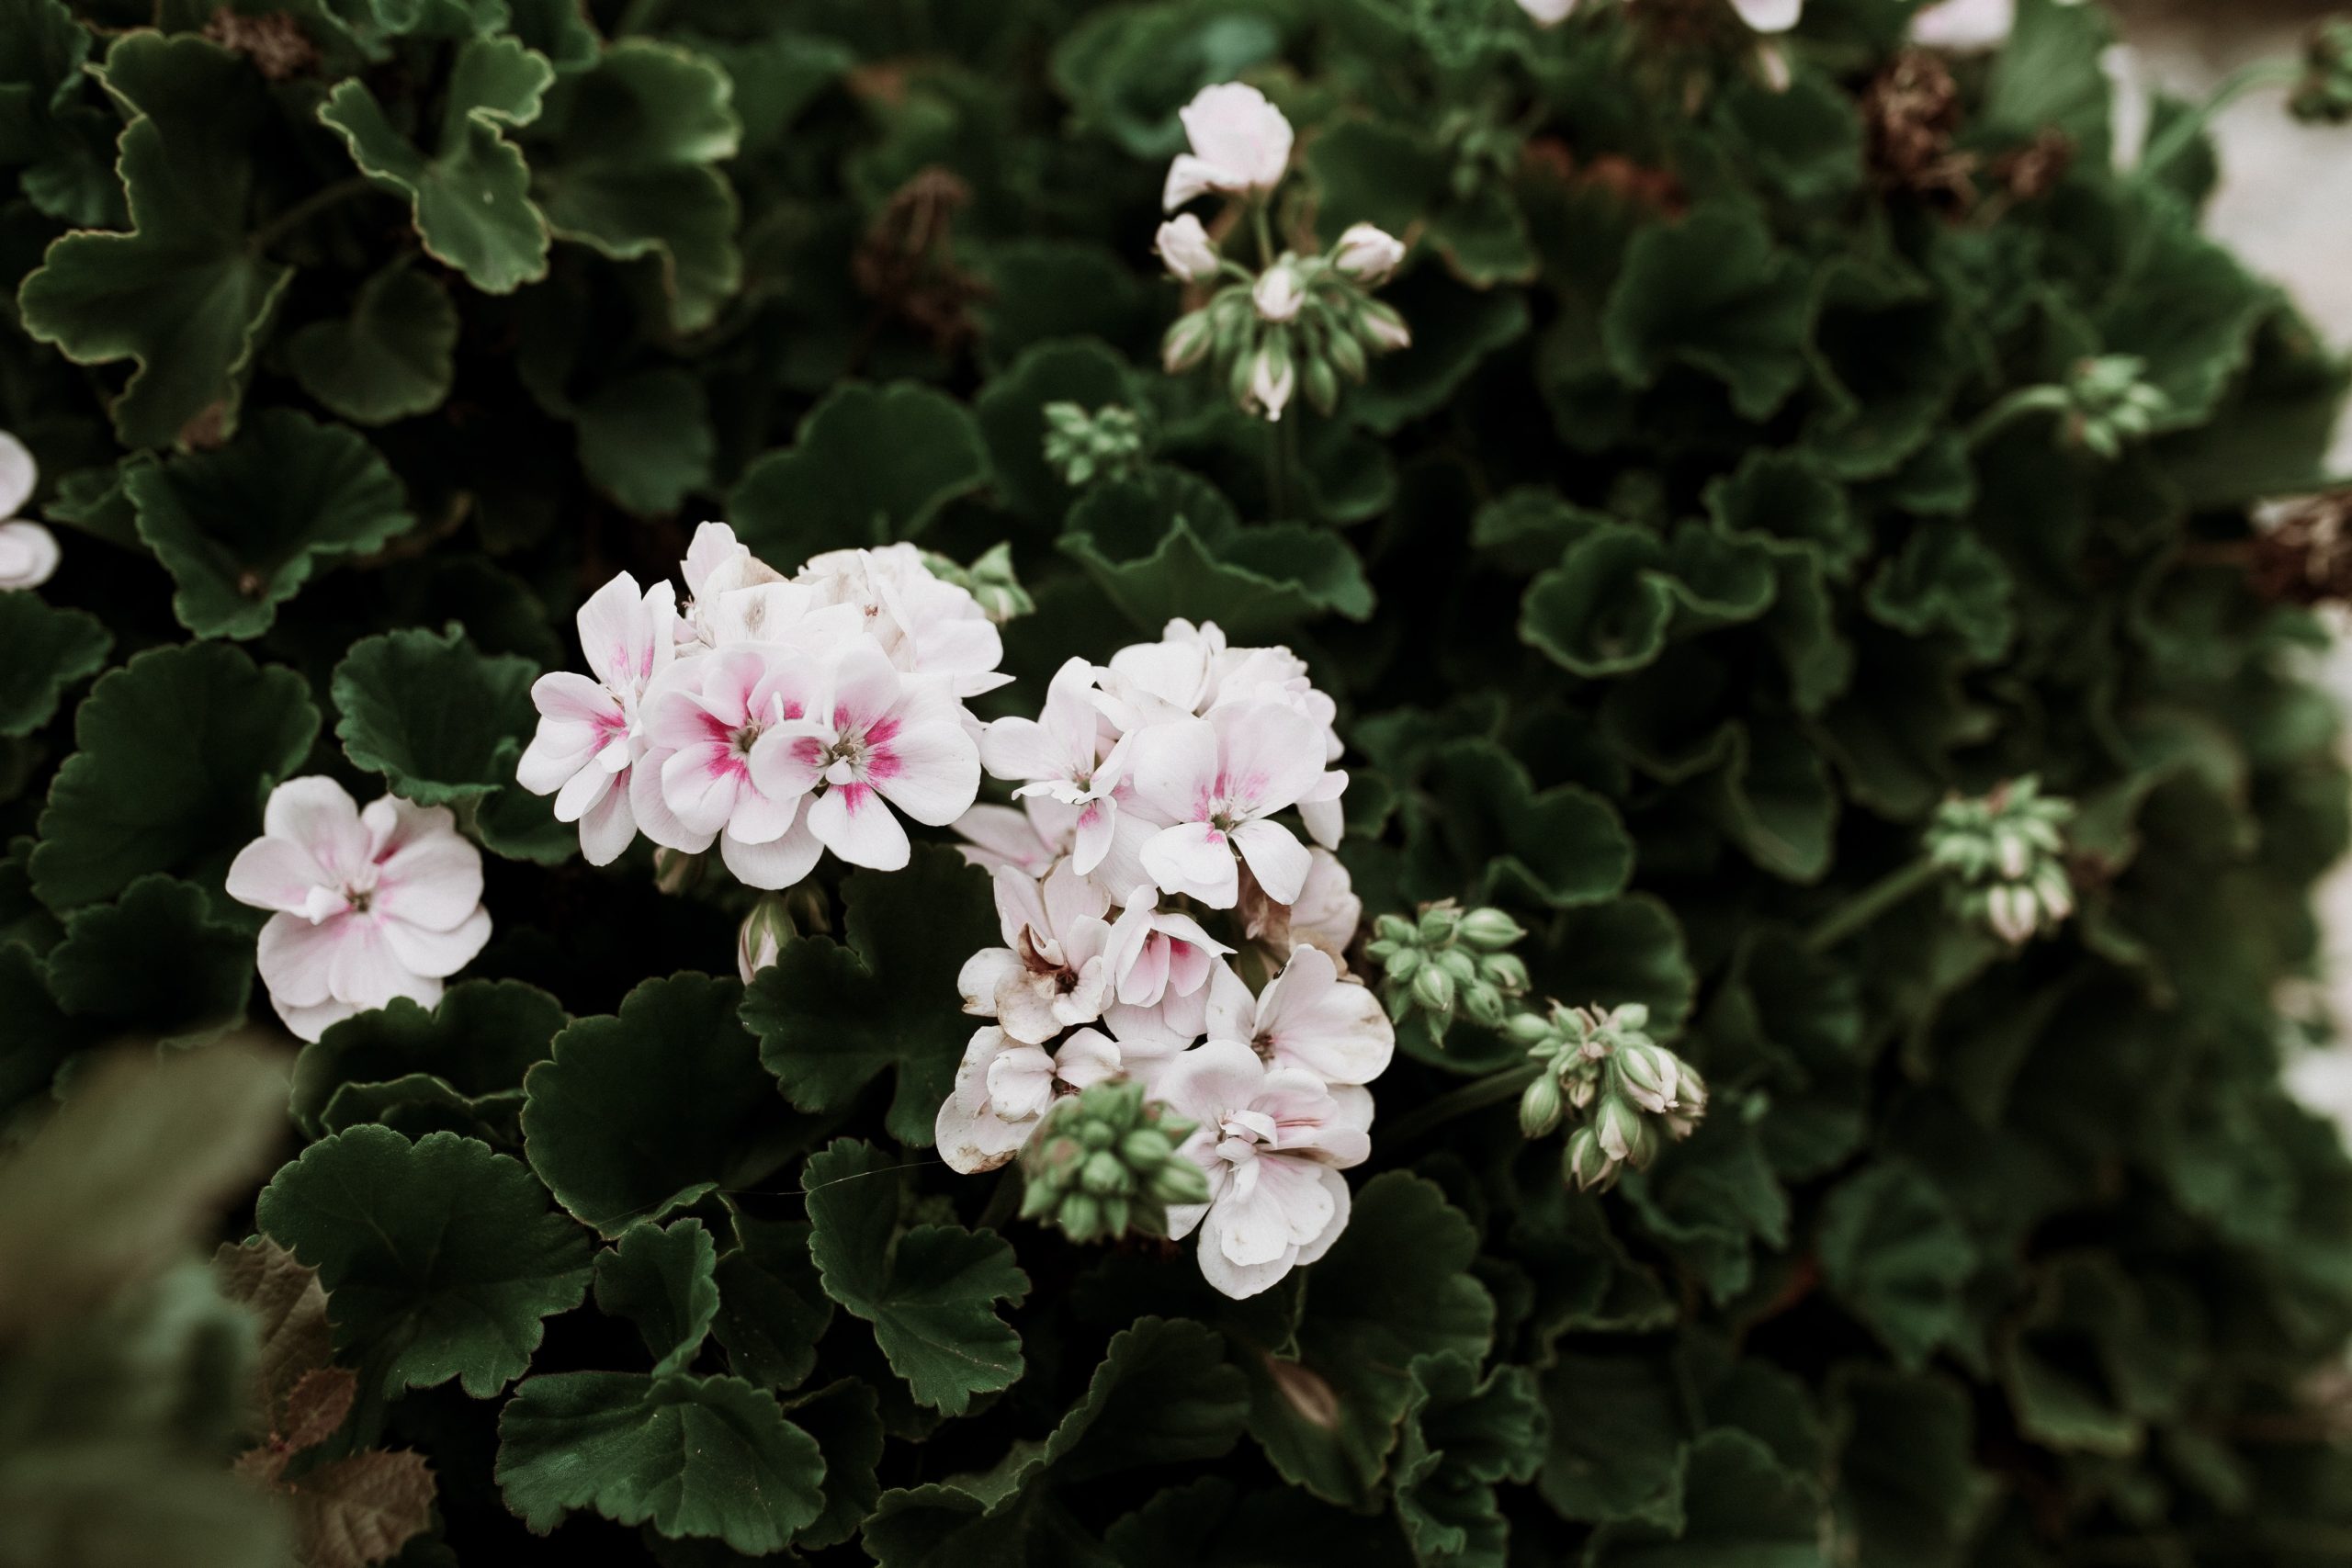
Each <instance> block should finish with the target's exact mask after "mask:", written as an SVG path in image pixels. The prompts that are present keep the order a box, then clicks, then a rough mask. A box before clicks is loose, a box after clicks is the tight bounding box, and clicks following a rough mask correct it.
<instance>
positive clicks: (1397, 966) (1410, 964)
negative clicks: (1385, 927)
mask: <svg viewBox="0 0 2352 1568" xmlns="http://www.w3.org/2000/svg"><path fill="white" fill-rule="evenodd" d="M1428 962H1429V954H1428V953H1424V952H1422V951H1421V950H1420V949H1419V948H1418V947H1407V948H1400V949H1398V950H1397V952H1396V953H1392V954H1390V956H1389V959H1388V964H1387V968H1388V977H1389V978H1390V979H1391V980H1394V981H1396V982H1397V984H1398V985H1400V986H1401V985H1404V984H1405V983H1406V982H1407V981H1408V980H1410V979H1411V978H1412V977H1413V976H1416V975H1418V974H1419V973H1420V972H1421V965H1422V964H1426V963H1428Z"/></svg>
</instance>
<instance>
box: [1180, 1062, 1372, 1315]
mask: <svg viewBox="0 0 2352 1568" xmlns="http://www.w3.org/2000/svg"><path fill="white" fill-rule="evenodd" d="M1158 1093H1159V1099H1160V1100H1163V1101H1164V1102H1165V1103H1166V1104H1167V1105H1168V1107H1169V1109H1170V1110H1171V1111H1174V1112H1175V1113H1176V1114H1177V1115H1179V1116H1182V1117H1183V1118H1184V1119H1185V1120H1187V1121H1190V1122H1194V1123H1195V1124H1196V1126H1195V1130H1194V1131H1193V1134H1192V1135H1191V1136H1190V1137H1188V1138H1186V1139H1185V1140H1184V1142H1183V1145H1182V1147H1181V1149H1180V1150H1179V1153H1181V1154H1182V1156H1184V1157H1185V1158H1187V1159H1190V1160H1192V1161H1193V1163H1194V1164H1196V1165H1198V1166H1199V1167H1200V1168H1201V1169H1202V1170H1203V1171H1204V1173H1205V1174H1206V1175H1207V1177H1208V1180H1209V1201H1207V1202H1206V1203H1187V1204H1182V1205H1178V1206H1171V1207H1170V1209H1169V1211H1168V1234H1169V1235H1170V1236H1175V1237H1180V1238H1181V1237H1182V1236H1186V1235H1191V1234H1192V1233H1193V1230H1194V1229H1195V1228H1197V1229H1198V1230H1199V1231H1200V1233H1201V1241H1200V1248H1199V1257H1200V1264H1201V1273H1202V1275H1203V1276H1204V1277H1205V1278H1206V1279H1207V1280H1208V1282H1209V1283H1210V1284H1212V1285H1214V1286H1216V1288H1217V1289H1218V1290H1220V1291H1222V1292H1225V1293H1226V1294H1227V1295H1228V1296H1232V1297H1234V1298H1236V1299H1237V1300H1238V1299H1239V1298H1241V1297H1244V1296H1253V1295H1256V1294H1257V1293H1258V1292H1261V1291H1262V1290H1264V1289H1266V1288H1267V1287H1268V1286H1270V1285H1272V1283H1274V1281H1275V1280H1280V1279H1281V1278H1282V1277H1283V1275H1284V1274H1287V1273H1289V1272H1290V1271H1291V1269H1293V1268H1295V1267H1296V1266H1297V1265H1299V1264H1302V1263H1312V1262H1314V1261H1315V1259H1317V1258H1320V1257H1322V1256H1323V1254H1324V1253H1325V1252H1327V1251H1329V1249H1330V1246H1331V1244H1332V1243H1333V1242H1334V1241H1336V1240H1338V1239H1339V1235H1340V1231H1341V1230H1343V1229H1344V1228H1346V1225H1347V1223H1348V1202H1349V1199H1348V1184H1347V1180H1346V1179H1345V1178H1343V1177H1342V1176H1340V1171H1341V1170H1343V1169H1345V1168H1348V1167H1350V1166H1354V1165H1361V1164H1363V1161H1364V1159H1365V1158H1366V1156H1369V1155H1370V1154H1371V1152H1372V1140H1371V1138H1370V1136H1369V1135H1368V1134H1367V1132H1366V1129H1368V1128H1369V1127H1370V1126H1371V1125H1372V1096H1371V1095H1369V1094H1367V1093H1366V1092H1365V1091H1364V1090H1363V1089H1357V1088H1351V1087H1341V1088H1339V1089H1330V1088H1328V1087H1326V1086H1325V1085H1324V1083H1323V1082H1322V1080H1321V1079H1319V1078H1317V1077H1316V1076H1315V1075H1314V1074H1312V1073H1309V1072H1305V1071H1302V1070H1301V1069H1299V1068H1296V1067H1283V1066H1268V1065H1267V1064H1265V1063H1264V1062H1261V1061H1260V1060H1259V1059H1258V1054H1257V1053H1256V1052H1254V1051H1252V1050H1251V1049H1250V1047H1249V1046H1247V1045H1244V1044H1242V1043H1240V1042H1239V1041H1237V1040H1211V1041H1209V1042H1208V1043H1205V1044H1203V1045H1200V1046H1198V1047H1195V1048H1194V1049H1193V1050H1190V1051H1187V1052H1185V1053H1184V1054H1183V1055H1181V1056H1179V1057H1177V1058H1176V1060H1175V1061H1174V1062H1172V1063H1170V1065H1169V1066H1167V1068H1166V1069H1165V1070H1164V1071H1162V1072H1161V1073H1160V1075H1159V1084H1158Z"/></svg>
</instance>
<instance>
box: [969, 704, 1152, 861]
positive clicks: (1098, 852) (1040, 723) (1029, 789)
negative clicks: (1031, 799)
mask: <svg viewBox="0 0 2352 1568" xmlns="http://www.w3.org/2000/svg"><path fill="white" fill-rule="evenodd" d="M1093 691H1094V667H1093V666H1092V665H1091V664H1089V663H1087V661H1086V660H1083V659H1072V660H1067V661H1066V662H1065V663H1064V664H1063V665H1062V667H1061V668H1060V669H1059V670H1057V671H1055V672H1054V679H1053V683H1052V684H1051V685H1050V686H1048V687H1047V688H1046V706H1045V709H1044V711H1043V712H1042V713H1040V714H1039V715H1038V716H1037V717H1035V718H1034V719H1030V718H1017V717H1015V718H1000V719H998V720H996V721H995V722H994V723H992V724H990V725H989V727H988V728H987V730H986V731H985V732H984V733H983V734H982V735H981V737H980V764H981V766H983V767H985V768H986V769H987V770H988V772H989V776H990V777H991V778H1000V779H1012V780H1020V781H1023V782H1022V785H1021V787H1020V788H1019V789H1016V790H1014V791H1013V792H1012V793H1013V795H1014V797H1015V798H1019V797H1021V796H1023V795H1050V796H1052V797H1053V798H1054V799H1055V800H1057V801H1059V802H1061V804H1063V805H1064V806H1069V807H1075V808H1076V809H1077V812H1078V818H1077V826H1076V829H1075V831H1076V840H1075V842H1076V849H1075V851H1074V859H1075V861H1076V863H1077V866H1078V871H1079V874H1080V875H1082V876H1083V875H1091V874H1092V873H1093V871H1094V868H1095V867H1096V866H1098V865H1101V864H1102V863H1103V856H1104V855H1105V854H1107V853H1109V852H1110V849H1111V839H1112V834H1113V832H1114V829H1115V828H1116V826H1117V823H1118V817H1119V806H1118V800H1117V797H1116V795H1115V794H1114V791H1115V790H1116V789H1117V787H1118V783H1119V775H1120V771H1121V769H1122V768H1123V767H1124V766H1125V761H1126V752H1125V745H1124V743H1123V742H1122V741H1121V740H1120V739H1119V737H1118V735H1117V734H1116V732H1115V731H1113V730H1112V729H1111V728H1109V726H1107V725H1106V724H1105V723H1104V721H1103V712H1102V710H1101V709H1100V708H1098V707H1097V706H1095V705H1094V701H1093Z"/></svg>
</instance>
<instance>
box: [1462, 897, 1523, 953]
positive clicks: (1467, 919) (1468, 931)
mask: <svg viewBox="0 0 2352 1568" xmlns="http://www.w3.org/2000/svg"><path fill="white" fill-rule="evenodd" d="M1526 934H1527V928H1526V927H1525V926H1522V925H1521V924H1520V923H1519V922H1518V921H1517V920H1514V919H1511V918H1510V916H1509V915H1507V914H1505V913H1503V912H1502V911H1501V910H1500V909H1496V908H1481V909H1473V910H1471V911H1470V912H1469V913H1468V914H1466V915H1464V916H1463V917H1462V940H1463V941H1464V942H1468V943H1469V944H1470V945H1471V946H1472V947H1475V948H1476V949H1478V950H1479V951H1480V952H1482V953H1500V952H1501V951H1502V950H1503V949H1504V948H1507V947H1509V946H1510V945H1511V944H1512V943H1514V942H1518V941H1519V940H1520V939H1521V937H1524V936H1525V935H1526Z"/></svg>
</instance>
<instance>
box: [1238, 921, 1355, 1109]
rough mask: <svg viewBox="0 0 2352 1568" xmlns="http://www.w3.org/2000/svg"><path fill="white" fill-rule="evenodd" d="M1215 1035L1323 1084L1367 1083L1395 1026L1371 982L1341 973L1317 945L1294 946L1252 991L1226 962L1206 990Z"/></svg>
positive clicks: (1329, 956)
mask: <svg viewBox="0 0 2352 1568" xmlns="http://www.w3.org/2000/svg"><path fill="white" fill-rule="evenodd" d="M1208 1032H1209V1035H1210V1037H1211V1038H1212V1039H1216V1040H1238V1041H1240V1042H1241V1043H1244V1044H1246V1045H1248V1046H1249V1047H1250V1049H1251V1050H1253V1051H1255V1052H1257V1053H1258V1055H1260V1056H1262V1057H1263V1058H1265V1059H1266V1061H1268V1062H1270V1063H1272V1065H1273V1066H1278V1067H1298V1068H1302V1069H1304V1070H1305V1071H1307V1072H1310V1073H1313V1074H1314V1075H1315V1076H1316V1077H1319V1078H1321V1079H1322V1080H1323V1081H1324V1082H1326V1083H1334V1084H1360V1083H1370V1082H1371V1081H1372V1080H1373V1079H1374V1078H1376V1077H1379V1076H1380V1075H1381V1074H1382V1073H1385V1072H1386V1071H1387V1070H1388V1059H1389V1057H1390V1056H1392V1055H1395V1054H1396V1050H1397V1031H1396V1028H1395V1026H1394V1025H1392V1024H1391V1023H1390V1022H1389V1021H1388V1014H1387V1012H1386V1011H1385V1010H1383V1009H1382V1007H1381V1005H1380V998H1378V997H1376V996H1374V994H1373V991H1372V988H1371V987H1369V986H1366V985H1364V984H1363V983H1362V982H1361V981H1357V980H1343V979H1341V978H1340V966H1339V965H1338V964H1335V963H1333V962H1332V960H1331V955H1330V954H1329V953H1325V952H1324V951H1323V950H1322V949H1320V948H1315V947H1296V948H1293V949H1292V950H1291V955H1290V963H1289V964H1286V965H1285V966H1284V967H1283V972H1282V973H1281V974H1279V975H1277V976H1274V977H1273V978H1272V979H1271V980H1269V981H1267V982H1266V988H1265V989H1264V990H1263V991H1261V992H1260V993H1259V994H1258V995H1256V996H1254V997H1253V996H1251V995H1250V987H1248V986H1246V985H1244V984H1243V983H1242V980H1241V977H1240V976H1238V975H1236V974H1234V973H1233V971H1232V970H1230V969H1227V970H1226V971H1224V972H1223V973H1221V974H1220V975H1218V976H1217V977H1216V981H1215V983H1214V984H1213V985H1212V986H1211V987H1210V990H1209V1008H1208Z"/></svg>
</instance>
